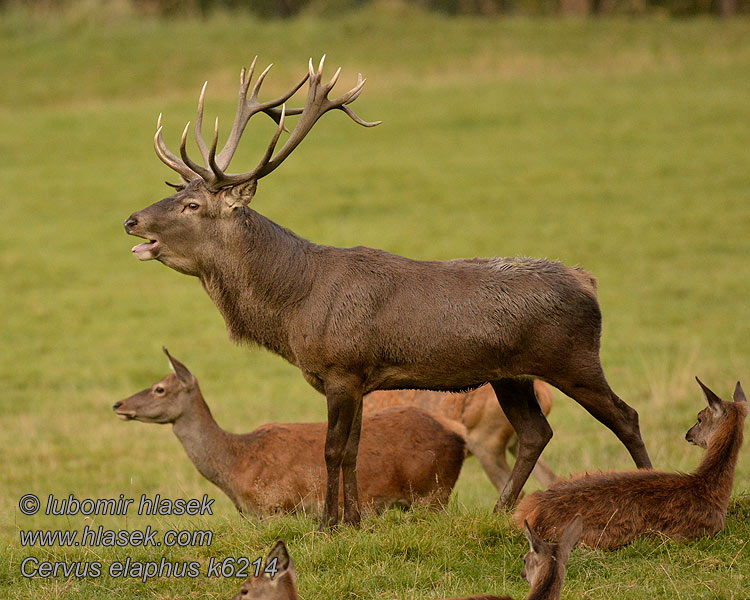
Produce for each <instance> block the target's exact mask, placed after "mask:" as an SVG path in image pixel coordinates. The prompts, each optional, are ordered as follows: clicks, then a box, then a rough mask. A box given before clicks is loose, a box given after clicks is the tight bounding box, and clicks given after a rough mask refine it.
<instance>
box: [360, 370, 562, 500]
mask: <svg viewBox="0 0 750 600" xmlns="http://www.w3.org/2000/svg"><path fill="white" fill-rule="evenodd" d="M534 393H535V394H536V398H537V400H538V401H539V406H540V407H541V409H542V412H543V413H544V415H545V416H547V415H548V414H549V411H550V410H551V409H552V402H553V395H552V388H551V387H550V386H549V385H547V384H546V383H544V382H543V381H539V380H538V379H537V380H536V381H534ZM387 406H418V407H419V408H421V409H423V410H426V411H427V412H429V413H430V414H431V415H433V416H436V417H441V418H443V419H447V420H448V421H452V422H454V423H457V424H459V425H461V426H463V429H464V431H463V432H462V433H463V434H464V436H465V437H466V447H467V448H468V449H469V452H471V454H473V455H474V456H476V457H477V459H478V460H479V463H480V464H481V465H482V468H483V469H484V472H485V474H486V475H487V477H488V478H489V480H490V481H491V482H492V483H493V485H494V486H495V487H496V488H497V491H498V492H501V491H502V490H503V488H504V487H505V484H506V483H507V482H508V478H509V477H510V467H509V466H508V459H507V451H508V450H510V452H511V453H512V454H513V455H514V456H515V455H516V454H517V452H518V449H517V447H516V444H517V441H518V440H517V437H516V432H515V431H514V430H513V426H512V425H511V424H510V421H508V417H506V416H505V413H504V412H503V410H502V409H501V408H500V404H498V401H497V398H496V397H495V392H493V391H492V386H491V385H483V386H481V387H478V388H477V389H475V390H471V391H469V392H465V393H450V392H431V391H428V390H383V391H379V392H372V393H371V394H367V396H365V397H364V404H363V410H364V414H365V415H367V414H368V413H369V412H373V411H376V410H380V409H382V408H385V407H387ZM531 474H532V475H533V476H534V477H536V478H537V480H538V481H539V483H541V484H542V486H543V487H549V486H551V485H552V484H553V483H554V482H555V481H557V475H555V473H554V472H553V471H552V469H550V468H549V467H548V466H547V463H545V462H544V461H543V460H542V459H541V458H539V460H537V462H536V466H535V467H534V470H533V471H532V472H531Z"/></svg>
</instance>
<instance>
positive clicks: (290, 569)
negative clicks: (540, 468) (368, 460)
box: [232, 515, 581, 600]
mask: <svg viewBox="0 0 750 600" xmlns="http://www.w3.org/2000/svg"><path fill="white" fill-rule="evenodd" d="M524 532H525V534H526V539H527V540H528V541H529V552H528V553H527V554H526V556H525V557H524V563H525V565H524V568H523V571H521V577H523V578H524V579H525V580H526V581H528V582H529V585H530V586H531V589H530V590H529V595H528V596H526V600H559V599H560V592H561V590H562V585H563V582H564V581H565V565H566V564H567V562H568V559H569V558H570V552H571V551H572V550H573V548H574V547H575V545H576V544H577V543H578V540H579V539H580V537H581V515H576V517H575V518H573V520H572V521H571V522H570V523H568V526H567V527H566V528H565V530H564V531H563V533H562V535H561V536H560V542H559V543H557V544H548V543H545V542H544V541H542V539H541V538H540V537H539V536H538V535H537V534H536V533H535V532H534V530H533V529H531V528H530V527H529V525H528V523H526V525H525V528H524ZM264 564H266V565H268V564H270V565H271V566H272V569H271V571H273V570H275V569H278V572H277V573H275V574H274V575H273V576H271V574H270V573H265V572H261V573H260V574H259V576H258V577H250V578H249V579H248V580H247V581H245V583H243V584H242V587H240V591H239V593H238V594H237V595H236V596H234V598H233V599H232V600H252V599H258V598H262V599H263V600H296V599H297V585H296V574H295V571H294V564H293V563H292V559H291V558H290V556H289V551H288V550H287V548H286V546H285V545H284V542H282V541H281V540H279V541H278V542H276V545H275V546H274V547H273V549H272V550H271V552H269V554H268V556H267V557H266V562H265V563H264ZM445 600H513V598H511V597H510V596H489V595H485V596H467V597H465V598H452V599H445Z"/></svg>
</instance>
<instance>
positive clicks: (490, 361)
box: [124, 60, 651, 527]
mask: <svg viewBox="0 0 750 600" xmlns="http://www.w3.org/2000/svg"><path fill="white" fill-rule="evenodd" d="M254 66H255V61H253V67H254ZM252 73H253V69H252V67H251V69H250V72H249V73H248V72H246V71H245V70H244V69H243V71H242V74H241V76H240V87H239V99H238V105H237V113H236V116H235V119H234V123H233V125H232V129H231V130H230V133H229V138H228V140H227V142H226V144H225V145H224V147H223V148H222V149H221V150H219V149H218V138H219V130H218V129H219V128H218V121H217V122H216V123H215V125H214V132H213V140H212V141H211V142H210V143H209V142H207V141H206V140H205V139H204V138H203V134H202V132H201V130H202V122H203V107H204V93H201V96H200V99H199V101H198V114H197V116H196V123H195V131H194V133H195V141H196V143H197V145H198V149H199V150H200V154H201V156H202V159H203V164H200V163H199V162H196V161H195V160H193V159H191V158H190V156H189V155H188V152H187V146H186V144H187V137H188V133H189V130H190V127H189V124H188V127H186V128H185V129H184V131H183V135H182V139H181V142H180V150H179V156H177V155H176V154H174V153H173V152H172V151H170V150H169V149H168V148H167V146H166V144H165V142H164V136H163V130H162V124H161V118H160V119H159V122H158V123H157V131H156V135H155V136H154V146H155V149H156V152H157V154H158V155H159V158H160V159H161V160H162V161H163V162H164V163H165V164H166V165H168V166H169V167H170V168H171V169H173V170H174V171H176V172H177V173H178V174H179V175H180V177H181V181H180V182H179V183H177V184H175V185H174V187H175V188H176V191H175V193H173V194H172V195H171V196H168V197H167V198H164V199H163V200H160V201H159V202H156V203H154V204H152V205H151V206H148V207H146V208H144V209H142V210H139V211H137V212H134V213H133V214H131V215H130V217H128V218H127V219H126V220H125V223H124V225H125V231H126V232H127V233H128V234H130V235H134V236H138V237H140V238H143V239H144V242H142V243H140V244H137V245H136V246H134V247H133V248H132V252H133V254H134V255H135V256H136V257H137V258H138V259H139V260H157V261H160V262H162V263H164V264H165V265H166V266H168V267H170V268H172V269H174V270H176V271H178V272H180V273H183V274H186V275H190V276H193V277H197V278H198V279H199V280H200V282H201V284H202V285H203V288H204V289H205V291H206V292H207V293H208V295H209V296H210V298H211V299H212V300H213V302H214V304H215V305H216V307H217V308H218V309H219V311H220V312H221V314H222V316H223V317H224V321H225V323H226V326H227V329H228V331H229V334H230V337H231V338H232V339H233V340H235V341H237V342H243V343H248V344H258V345H260V346H263V347H264V348H266V349H268V350H270V351H272V352H275V353H276V354H278V355H280V356H281V357H283V358H284V359H285V360H287V361H288V362H289V363H291V364H293V365H295V366H296V367H298V368H299V369H300V371H301V372H302V375H303V376H304V378H305V381H307V382H308V383H309V384H310V385H311V386H312V387H313V388H315V389H316V390H317V391H318V392H320V393H321V394H325V397H326V404H327V407H328V431H327V437H326V444H325V461H326V471H327V484H326V500H325V510H324V517H323V522H322V526H324V527H326V526H333V525H335V524H336V523H337V522H338V519H339V502H338V499H339V490H340V485H339V484H340V482H341V481H343V485H344V488H343V489H344V522H346V523H351V524H357V523H359V520H360V512H359V500H358V497H357V490H358V487H357V468H356V465H357V451H358V447H359V440H360V432H361V425H362V396H363V395H365V394H368V393H369V392H374V391H375V390H392V389H429V390H443V391H456V390H466V389H471V388H475V387H479V386H480V385H482V384H484V383H490V384H492V387H493V388H494V389H495V392H496V393H497V397H498V398H499V400H500V402H501V403H502V407H503V411H504V412H505V414H506V415H507V416H508V419H509V420H510V422H511V423H512V424H513V428H514V429H515V430H516V432H517V433H518V458H517V459H516V462H515V464H514V465H513V470H512V471H511V476H510V479H509V480H508V483H507V484H506V486H505V487H504V488H503V491H502V492H501V494H500V498H499V500H498V502H497V505H496V507H497V508H505V507H511V506H513V505H514V504H515V502H516V499H517V498H518V496H519V494H520V493H521V490H522V488H523V485H524V484H525V483H526V480H527V479H528V477H529V474H530V473H531V471H532V469H533V468H534V465H535V464H536V461H537V459H538V458H539V455H540V454H541V453H542V450H543V449H544V447H545V445H546V444H547V443H548V442H549V440H550V438H551V437H552V428H551V427H550V425H549V423H548V422H547V419H546V418H545V417H544V414H543V413H542V411H541V409H540V408H539V404H538V402H537V400H536V397H535V396H534V389H533V379H532V378H534V377H535V378H538V379H542V380H544V381H547V382H548V383H550V384H551V385H553V386H554V387H556V388H558V389H559V390H560V391H562V392H563V393H565V394H567V395H568V396H570V397H571V398H573V399H574V400H575V401H576V402H578V403H579V404H580V405H581V406H583V407H584V408H585V409H586V410H587V411H588V412H589V413H591V415H593V416H594V418H596V419H598V420H599V421H600V422H601V423H603V424H604V425H605V426H606V427H609V429H611V430H612V431H613V432H614V434H615V435H616V436H617V437H618V438H619V439H620V441H621V442H622V443H623V444H624V445H625V447H626V448H627V450H628V452H630V455H631V456H632V458H633V460H634V461H635V464H636V465H637V466H638V467H644V468H645V467H651V461H650V460H649V457H648V452H647V451H646V446H645V445H644V444H643V440H642V439H641V434H640V429H639V426H638V413H637V412H636V411H635V410H634V409H632V408H631V407H630V406H628V405H627V404H625V402H623V401H622V400H621V399H620V398H619V397H618V396H617V395H616V394H615V393H614V391H612V389H611V388H610V387H609V384H608V383H607V380H606V378H605V376H604V371H603V370H602V366H601V360H600V358H599V342H600V337H601V325H602V316H601V311H600V309H599V302H598V299H597V293H596V279H595V278H594V277H593V276H592V275H590V274H589V273H587V272H586V271H584V270H583V269H580V268H577V267H567V266H565V265H563V264H561V263H559V262H556V261H548V260H540V259H532V258H522V257H515V258H468V259H457V260H446V261H434V260H433V261H429V260H411V259H408V258H405V257H402V256H397V255H395V254H390V253H388V252H384V251H382V250H374V249H371V248H365V247H361V246H360V247H355V248H335V247H331V246H325V245H319V244H313V243H311V242H309V241H307V240H305V239H303V238H301V237H299V236H297V235H296V234H294V233H292V232H291V231H289V230H287V229H285V228H283V227H281V226H279V225H277V224H276V223H274V222H273V221H271V220H269V219H267V218H266V217H264V216H263V215H261V214H260V213H258V212H256V211H254V210H253V209H251V208H250V206H249V205H250V203H251V202H252V200H253V198H254V196H255V192H256V190H257V186H258V182H259V181H260V180H261V179H262V178H263V177H266V176H268V175H270V174H271V173H272V172H273V171H274V170H276V169H277V168H278V167H279V166H280V165H281V164H282V163H283V162H284V160H286V159H287V158H288V157H289V156H290V155H291V153H292V152H293V151H294V149H295V148H296V147H297V146H298V145H299V144H300V143H301V142H302V141H303V140H304V139H305V136H307V134H308V133H309V132H310V131H311V129H312V128H313V126H314V125H315V124H316V123H317V122H318V121H319V120H320V119H321V117H323V116H324V115H325V114H326V113H328V112H330V111H333V110H341V111H343V112H344V113H345V114H346V115H347V116H348V117H350V118H351V119H353V120H354V121H355V122H356V123H358V124H360V125H365V126H372V125H376V124H377V123H376V122H373V123H368V122H366V121H363V120H362V119H360V118H359V117H358V116H357V115H356V114H355V113H354V112H353V111H352V109H351V106H350V105H351V103H352V102H354V101H355V100H356V99H357V98H358V97H359V95H360V94H361V93H362V86H363V85H364V83H365V80H364V79H362V78H361V77H360V78H359V80H358V83H357V85H356V86H355V87H353V88H352V89H350V90H349V91H348V92H346V93H345V94H343V95H341V96H339V97H338V98H335V99H332V98H329V97H328V95H329V93H331V91H332V90H333V88H334V86H335V85H336V82H337V80H338V77H339V74H340V70H339V71H337V72H336V73H335V74H334V76H333V77H332V78H331V80H330V81H329V82H328V83H325V82H324V81H323V79H322V76H323V61H322V60H321V62H320V65H319V67H318V69H317V71H316V70H315V69H314V68H313V66H312V61H310V64H309V66H308V73H307V74H305V76H304V77H303V78H302V79H301V80H300V81H299V82H298V83H297V84H295V85H294V86H293V87H292V88H291V89H290V90H289V91H288V92H287V93H285V94H283V95H282V96H280V97H279V98H276V99H273V100H268V101H265V102H261V101H260V100H259V98H258V95H259V92H260V88H261V85H262V83H263V81H264V79H265V77H266V75H267V74H268V69H266V70H265V71H263V73H261V75H260V76H259V77H258V79H257V81H256V83H255V85H254V86H253V89H252V92H250V83H251V79H252ZM305 82H308V88H307V100H306V102H305V105H304V107H303V108H299V109H290V110H287V109H286V107H285V102H286V101H287V100H289V99H290V98H291V97H292V96H293V95H294V94H295V93H296V92H297V90H299V89H300V88H301V87H302V86H303V85H304V84H305ZM203 89H204V92H205V87H204V88H203ZM248 94H249V97H248ZM258 113H265V114H267V115H268V116H270V117H271V118H272V119H274V120H275V121H276V122H277V123H278V127H277V128H276V133H275V134H274V135H273V137H272V138H271V141H270V143H269V144H268V146H267V148H266V151H265V153H264V155H263V157H262V158H261V160H260V162H259V163H258V165H257V166H256V167H254V168H253V169H251V170H249V171H246V172H244V173H230V172H229V171H228V169H229V165H230V163H231V161H232V157H233V156H234V153H235V151H236V150H237V147H238V144H239V141H240V138H241V136H242V134H243V132H244V131H245V127H246V126H247V124H248V122H249V120H250V119H251V118H252V117H253V115H256V114H258ZM291 114H299V115H300V117H299V119H298V120H297V122H296V124H295V126H294V128H293V129H292V132H291V133H290V135H289V137H287V138H286V141H285V142H284V143H283V145H282V146H281V148H280V149H278V150H277V149H276V145H277V142H278V141H279V137H280V136H281V134H282V132H283V131H284V129H285V117H286V116H287V115H291ZM317 179H318V178H315V177H313V178H311V180H310V181H309V182H308V183H309V191H308V193H307V197H306V198H305V200H304V202H306V203H307V204H310V203H312V202H314V201H315V197H316V193H317V190H316V180H317Z"/></svg>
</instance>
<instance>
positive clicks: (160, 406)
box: [112, 348, 198, 423]
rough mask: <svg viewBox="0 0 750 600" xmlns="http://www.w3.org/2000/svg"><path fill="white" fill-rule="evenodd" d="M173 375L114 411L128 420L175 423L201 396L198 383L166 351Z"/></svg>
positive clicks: (117, 406)
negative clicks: (197, 396)
mask: <svg viewBox="0 0 750 600" xmlns="http://www.w3.org/2000/svg"><path fill="white" fill-rule="evenodd" d="M164 353H165V354H166V355H167V358H168V359H169V364H170V366H171V367H172V370H173V371H174V372H173V373H170V374H169V375H167V376H166V377H165V378H164V379H162V380H161V381H158V382H156V383H155V384H154V385H152V386H151V387H148V388H146V389H145V390H142V391H140V392H138V393H137V394H133V395H132V396H130V397H128V398H125V399H124V400H120V401H119V402H115V404H114V405H113V406H112V410H114V411H115V414H116V415H117V416H118V417H120V418H121V419H123V420H125V421H130V420H136V421H142V422H144V423H174V422H175V421H176V420H177V419H179V418H180V417H181V416H182V415H183V414H184V413H185V412H187V411H188V410H189V409H190V407H191V405H192V404H193V402H194V401H195V398H196V394H197V393H198V380H197V379H196V378H195V376H194V375H193V374H192V373H191V372H190V371H189V370H188V368H187V367H186V366H185V365H183V364H182V363H181V362H180V361H179V360H177V359H176V358H174V357H173V356H172V355H171V354H169V351H168V350H167V349H166V348H164Z"/></svg>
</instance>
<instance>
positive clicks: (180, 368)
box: [162, 347, 195, 387]
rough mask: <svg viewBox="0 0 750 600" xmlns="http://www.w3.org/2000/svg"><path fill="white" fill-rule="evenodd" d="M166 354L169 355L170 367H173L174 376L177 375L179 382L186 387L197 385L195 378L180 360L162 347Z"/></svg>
mask: <svg viewBox="0 0 750 600" xmlns="http://www.w3.org/2000/svg"><path fill="white" fill-rule="evenodd" d="M162 350H164V354H166V355H167V359H168V360H169V366H170V367H172V370H173V371H174V374H175V375H177V380H178V381H179V382H180V383H181V384H182V385H184V386H185V387H192V386H193V385H195V376H194V375H193V374H192V373H191V372H190V371H189V370H188V368H187V367H186V366H185V365H183V364H182V363H181V362H180V361H179V360H177V359H176V358H175V357H174V356H172V355H171V354H170V353H169V350H167V349H166V348H164V347H162Z"/></svg>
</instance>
